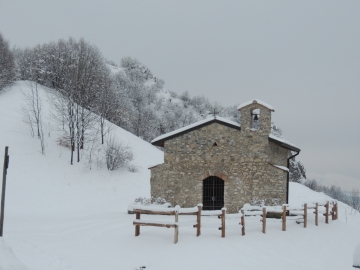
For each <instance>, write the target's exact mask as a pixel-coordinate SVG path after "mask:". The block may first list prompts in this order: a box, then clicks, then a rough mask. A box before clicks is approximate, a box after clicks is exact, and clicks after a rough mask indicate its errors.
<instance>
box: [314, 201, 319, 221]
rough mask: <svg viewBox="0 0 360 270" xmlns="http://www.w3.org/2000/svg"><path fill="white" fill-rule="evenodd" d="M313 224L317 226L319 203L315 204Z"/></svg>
mask: <svg viewBox="0 0 360 270" xmlns="http://www.w3.org/2000/svg"><path fill="white" fill-rule="evenodd" d="M315 225H316V226H319V203H316V204H315Z"/></svg>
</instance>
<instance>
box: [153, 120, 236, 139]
mask: <svg viewBox="0 0 360 270" xmlns="http://www.w3.org/2000/svg"><path fill="white" fill-rule="evenodd" d="M214 120H217V121H219V122H223V123H226V124H229V125H232V126H235V127H238V128H239V127H240V124H238V123H236V122H234V121H231V120H228V119H225V118H222V117H218V116H216V117H215V118H213V117H209V118H206V119H203V120H201V121H198V122H195V123H193V124H191V125H188V126H185V127H182V128H179V129H176V130H174V131H171V132H169V133H166V134H163V135H161V136H159V137H157V138H155V139H153V140H152V141H151V143H154V142H157V141H160V140H163V139H165V138H167V137H170V136H173V135H176V134H178V133H182V132H184V131H187V130H189V129H192V128H195V127H197V126H200V125H202V124H206V123H208V122H211V121H214Z"/></svg>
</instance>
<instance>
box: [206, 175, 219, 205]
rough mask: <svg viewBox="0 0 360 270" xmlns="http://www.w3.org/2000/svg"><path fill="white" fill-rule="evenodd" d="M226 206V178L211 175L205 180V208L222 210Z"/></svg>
mask: <svg viewBox="0 0 360 270" xmlns="http://www.w3.org/2000/svg"><path fill="white" fill-rule="evenodd" d="M223 207H224V180H222V179H221V178H219V177H217V176H209V177H208V178H206V179H204V180H203V209H204V210H220V209H221V208H223Z"/></svg>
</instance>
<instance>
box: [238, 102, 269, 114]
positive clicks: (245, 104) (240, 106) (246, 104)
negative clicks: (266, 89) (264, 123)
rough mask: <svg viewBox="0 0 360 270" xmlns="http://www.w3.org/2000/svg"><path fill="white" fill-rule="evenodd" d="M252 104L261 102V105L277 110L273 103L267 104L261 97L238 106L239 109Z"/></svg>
mask: <svg viewBox="0 0 360 270" xmlns="http://www.w3.org/2000/svg"><path fill="white" fill-rule="evenodd" d="M251 104H260V105H262V106H264V107H265V108H268V109H269V110H270V111H273V112H275V109H274V107H273V106H271V105H269V104H267V103H265V102H263V101H261V100H259V99H254V100H250V101H248V102H245V103H243V104H240V105H239V106H238V107H237V109H238V110H241V109H242V108H245V107H247V106H249V105H251Z"/></svg>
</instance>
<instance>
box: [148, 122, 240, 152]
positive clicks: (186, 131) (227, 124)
mask: <svg viewBox="0 0 360 270" xmlns="http://www.w3.org/2000/svg"><path fill="white" fill-rule="evenodd" d="M213 123H218V124H222V125H224V126H227V127H230V128H234V129H237V130H241V127H240V126H234V125H231V124H229V123H226V122H222V121H220V120H218V119H216V118H215V119H213V120H211V121H209V122H206V123H203V124H201V125H198V126H195V127H193V128H190V129H187V130H184V131H183V132H179V133H176V134H174V135H171V136H169V137H166V138H162V139H160V140H158V141H153V142H151V144H152V145H156V146H160V147H164V144H165V141H167V140H170V139H173V138H175V137H178V136H181V135H184V134H186V133H188V132H191V131H193V130H196V129H199V128H202V127H205V126H207V125H210V124H213Z"/></svg>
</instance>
